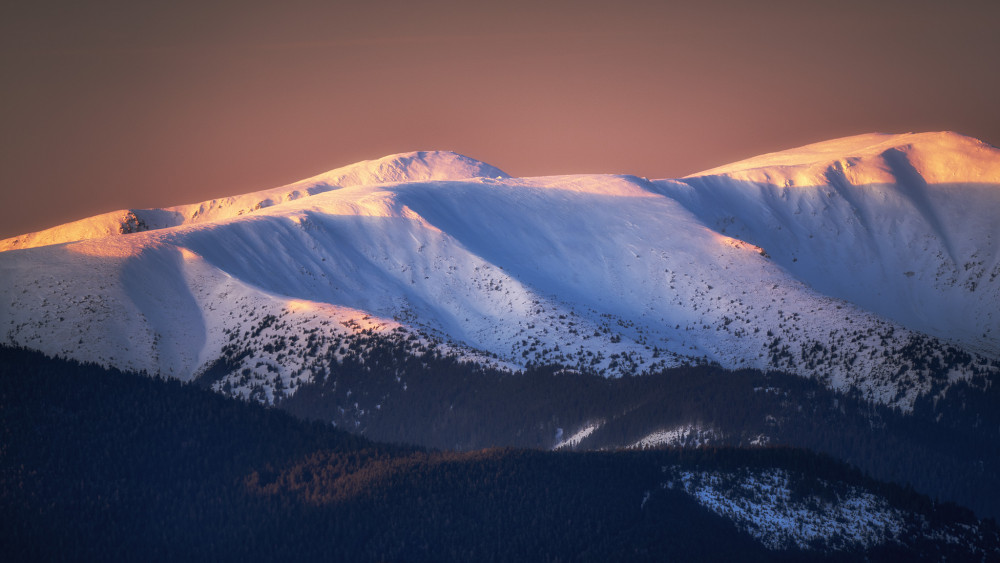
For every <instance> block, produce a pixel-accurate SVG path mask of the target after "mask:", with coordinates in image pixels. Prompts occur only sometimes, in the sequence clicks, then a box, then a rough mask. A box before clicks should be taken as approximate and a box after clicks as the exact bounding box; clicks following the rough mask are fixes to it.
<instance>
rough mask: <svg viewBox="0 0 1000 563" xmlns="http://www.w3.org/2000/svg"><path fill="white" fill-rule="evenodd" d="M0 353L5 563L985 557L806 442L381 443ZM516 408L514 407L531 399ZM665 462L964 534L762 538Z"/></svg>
mask: <svg viewBox="0 0 1000 563" xmlns="http://www.w3.org/2000/svg"><path fill="white" fill-rule="evenodd" d="M0 355H2V357H0V370H2V372H0V432H2V439H0V445H2V448H3V449H2V451H0V515H2V520H3V526H2V527H0V546H2V550H3V553H4V559H5V560H9V561H37V560H53V559H60V560H65V559H71V560H104V561H107V560H171V561H174V560H185V559H188V560H213V561H216V560H236V559H241V560H247V559H250V560H278V559H280V560H301V561H310V560H323V561H329V560H335V561H337V560H339V561H382V560H441V561H472V560H475V561H479V560H482V561H490V560H497V561H514V560H517V561H609V560H639V561H641V560H657V561H661V560H682V561H699V560H701V561H710V560H711V561H718V560H741V561H754V560H761V561H764V560H766V561H775V560H778V561H780V560H811V561H812V560H858V559H869V560H885V561H897V560H940V559H942V558H946V557H950V558H959V559H966V558H968V557H969V554H970V553H972V551H970V549H972V548H975V550H974V552H975V553H977V554H980V555H978V556H977V558H984V557H985V558H987V559H988V558H989V557H991V556H993V557H995V556H996V555H997V553H998V551H997V550H998V549H1000V540H998V536H997V528H996V525H995V524H994V523H993V522H992V521H991V520H985V521H982V520H978V519H977V517H976V515H975V514H974V513H972V512H971V511H969V510H967V509H965V508H961V507H960V506H958V505H955V504H951V503H948V502H937V501H934V500H932V499H931V498H930V497H928V496H925V495H922V494H920V493H918V492H916V491H915V490H914V488H913V487H911V486H900V485H898V484H891V483H886V482H883V481H878V480H875V479H873V478H872V477H871V476H869V475H868V474H866V472H867V473H871V471H869V470H865V471H862V470H859V469H856V468H854V467H853V466H851V465H848V464H845V463H843V462H841V461H839V460H837V459H834V457H831V456H830V455H826V454H817V453H812V452H810V451H807V450H804V449H795V448H788V447H762V448H750V449H747V448H737V447H729V446H724V447H718V448H700V449H660V450H630V451H621V450H615V451H594V452H546V451H540V450H537V449H514V448H493V449H476V450H471V451H454V450H452V451H442V450H436V449H428V448H427V447H426V446H408V445H389V444H386V443H379V442H373V441H370V440H369V439H368V438H365V437H361V436H358V435H357V434H352V433H347V432H344V431H342V430H338V429H336V428H333V427H332V425H330V424H329V423H326V422H318V421H312V422H309V421H305V420H303V419H300V418H295V417H293V416H291V415H289V414H288V413H286V412H282V411H281V410H278V409H273V408H270V409H268V408H263V407H260V406H256V405H253V404H248V403H242V402H237V401H233V400H231V399H226V398H224V397H221V396H219V395H217V394H215V393H212V392H209V391H206V390H204V389H201V388H199V387H198V386H197V385H190V384H188V385H185V384H181V383H178V382H176V381H164V380H159V379H155V378H149V377H144V376H140V375H138V374H131V373H122V372H119V371H116V370H107V369H103V368H100V367H96V366H92V365H81V364H78V363H75V362H69V361H63V360H53V359H48V358H45V357H43V356H42V355H40V354H38V353H35V352H28V351H24V350H18V349H10V348H3V349H0ZM694 373H700V375H699V377H708V378H711V377H712V374H711V372H697V370H696V371H695V372H694ZM480 375H481V374H480ZM664 377H667V376H666V375H664ZM677 377H678V379H677V380H676V381H675V383H677V382H683V381H684V379H683V376H677ZM551 378H552V381H553V382H555V383H559V382H560V381H561V380H560V379H559V376H558V374H551ZM637 381H638V380H637ZM735 381H739V378H738V377H737V378H735ZM494 383H495V385H497V386H499V387H500V388H502V387H503V386H504V385H507V384H508V382H506V381H503V380H497V381H495V382H494ZM776 383H777V384H779V385H784V384H785V383H787V382H784V381H783V380H780V379H779V380H776ZM741 384H742V383H737V384H734V385H736V386H737V387H738V386H739V385H741ZM413 385H416V384H413ZM590 385H597V382H591V383H590ZM676 388H677V387H676V386H675V389H676ZM609 392H610V393H612V394H613V393H619V392H620V393H623V394H624V393H636V394H637V395H643V394H644V393H647V394H648V392H649V390H648V389H640V390H638V391H630V390H628V389H627V386H623V387H622V389H621V390H617V391H607V390H605V393H609ZM732 392H734V393H735V391H732ZM810 392H811V391H810ZM678 393H681V394H683V391H678ZM765 395H767V394H765ZM723 396H724V395H723ZM581 401H582V399H581ZM457 403H458V404H459V405H464V406H462V407H461V408H457V409H453V410H452V412H454V411H455V410H458V411H459V412H462V411H463V410H466V409H471V408H472V406H474V405H475V404H476V403H475V402H474V401H472V402H466V403H462V402H461V401H458V402H457ZM595 404H596V406H594V405H586V404H581V405H579V406H575V407H573V408H576V409H580V410H581V412H583V411H586V410H587V409H598V410H599V409H600V408H601V405H600V404H599V403H595ZM691 404H694V405H697V404H698V403H697V402H692V403H691ZM815 404H816V405H821V404H823V402H822V400H821V399H819V398H818V399H817V402H816V403H815ZM523 407H524V408H525V411H524V412H525V413H526V415H527V417H528V418H529V419H530V418H531V415H532V410H531V409H532V408H535V407H533V406H532V405H531V404H524V405H523ZM497 408H508V407H504V406H503V404H501V405H499V406H498V407H497ZM537 408H541V407H537ZM650 408H651V407H650ZM847 408H848V409H849V408H854V407H847ZM383 409H384V410H385V411H386V412H391V411H390V409H388V408H387V407H383ZM380 410H382V409H380ZM641 410H642V409H641V407H637V408H636V409H635V411H636V412H641ZM697 412H702V414H703V416H707V415H705V411H698V409H697V408H695V410H693V411H690V412H682V413H680V414H679V415H678V416H679V417H681V418H683V416H687V415H689V414H691V413H697ZM708 413H709V414H711V412H710V411H708ZM550 414H551V413H550ZM556 414H557V415H558V416H569V415H568V414H561V413H556ZM466 416H467V415H466ZM605 416H606V413H605ZM636 416H639V415H636ZM734 416H736V415H734ZM636 420H639V419H636ZM704 420H708V419H707V418H705V419H704ZM714 422H718V424H719V425H720V426H721V425H722V424H723V422H724V421H722V419H721V418H720V419H718V420H717V421H714ZM833 422H837V420H836V419H833ZM636 423H637V422H636ZM373 424H374V423H373ZM379 424H386V425H388V426H391V425H393V424H396V425H398V421H391V420H387V421H382V422H379ZM622 424H623V425H626V421H624V420H623V422H622ZM892 424H895V422H893V420H892V419H891V418H889V419H887V422H886V423H885V425H886V428H891V427H892ZM458 426H460V425H459V424H451V425H449V424H443V425H442V428H444V429H447V428H450V427H455V428H457V427H458ZM609 426H610V425H609ZM373 428H375V426H374V425H373ZM848 430H849V429H848ZM612 431H614V432H625V433H626V434H627V430H614V427H612V430H609V431H608V432H612ZM503 432H510V431H509V430H501V431H500V432H499V433H498V434H496V436H497V438H496V439H497V440H500V439H502V437H503ZM372 433H373V434H375V433H377V432H375V431H374V430H373V431H372ZM886 435H887V436H891V435H892V433H891V432H889V433H888V434H886ZM876 437H878V435H877V436H876ZM612 438H613V436H609V437H607V438H606V439H609V440H610V439H612ZM449 439H451V438H449ZM602 439H605V438H602ZM900 440H903V439H902V438H900ZM831 443H833V442H831ZM930 443H931V444H935V442H933V441H932V442H930ZM899 447H902V446H899ZM927 447H928V448H931V449H933V448H937V447H943V446H940V445H932V446H927ZM828 449H835V447H834V446H830V447H829V448H828ZM928 451H930V450H928ZM668 468H669V470H670V471H672V472H675V473H676V472H685V471H687V472H697V471H702V472H705V471H709V472H719V473H723V474H724V473H726V472H734V471H746V470H747V468H750V469H753V468H761V469H767V470H771V469H780V470H781V471H784V472H787V473H788V474H789V475H794V476H795V477H794V479H795V482H796V486H795V494H796V495H797V496H801V497H802V498H807V499H808V498H836V497H837V496H838V495H841V494H844V491H846V490H848V489H851V488H858V487H861V488H864V489H865V490H869V491H873V492H875V493H877V494H878V495H880V496H881V497H884V498H885V499H887V502H888V503H889V505H891V506H892V507H895V508H894V509H895V510H899V511H903V512H905V513H906V514H908V515H909V516H908V518H909V519H910V520H911V522H910V524H912V530H921V529H927V527H928V526H934V525H937V524H936V523H942V525H945V524H947V525H951V526H971V525H977V526H979V529H980V531H981V533H980V534H979V537H978V540H977V541H978V544H977V545H975V546H970V545H966V544H953V543H948V542H935V541H933V538H930V537H929V536H926V537H925V535H922V534H921V533H919V532H914V533H910V532H906V533H904V534H903V535H902V536H900V541H898V542H895V543H892V544H889V545H876V546H871V547H867V548H854V549H844V550H837V551H830V550H827V549H825V548H824V547H823V546H815V548H816V549H815V550H809V551H802V550H800V549H799V548H787V549H781V550H777V551H775V550H769V549H766V548H765V547H764V546H763V545H762V544H761V543H759V542H757V541H755V540H754V538H752V537H751V536H750V535H748V534H747V533H745V532H743V531H741V530H739V529H737V527H736V526H735V525H734V524H733V523H732V522H731V521H730V520H727V519H725V518H722V517H720V516H718V515H717V514H715V513H713V512H712V511H710V510H708V509H707V508H705V507H703V506H701V505H699V504H698V503H697V502H696V501H695V500H694V499H693V498H692V496H690V495H688V494H686V493H684V492H682V491H680V490H676V489H673V488H670V487H665V486H664V483H665V471H667V470H668ZM907 529H911V528H907ZM983 554H985V555H983ZM990 554H992V555H990Z"/></svg>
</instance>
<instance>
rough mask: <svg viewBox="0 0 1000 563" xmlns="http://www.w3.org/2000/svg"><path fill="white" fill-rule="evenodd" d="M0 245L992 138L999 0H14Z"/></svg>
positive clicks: (0, 48) (998, 124) (999, 112)
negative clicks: (361, 169)
mask: <svg viewBox="0 0 1000 563" xmlns="http://www.w3.org/2000/svg"><path fill="white" fill-rule="evenodd" d="M20 4H22V5H21V6H9V5H8V6H5V7H3V8H2V12H0V72H2V76H3V88H2V89H0V102H2V103H0V130H2V131H3V135H2V137H0V146H2V152H0V155H2V156H0V159H2V166H0V189H2V194H3V205H2V206H0V238H2V237H8V236H13V235H16V234H21V233H24V232H28V231H34V230H38V229H42V228H45V227H49V226H53V225H56V224H59V223H63V222H66V221H70V220H73V219H78V218H82V217H86V216H89V215H93V214H97V213H101V212H105V211H111V210H115V209H121V208H127V207H160V206H167V205H175V204H182V203H191V202H196V201H201V200H204V199H210V198H212V197H218V196H224V195H232V194H237V193H244V192H249V191H254V190H258V189H264V188H270V187H275V186H278V185H281V184H285V183H288V182H292V181H295V180H298V179H300V178H304V177H306V176H310V175H313V174H316V173H319V172H322V171H325V170H328V169H331V168H336V167H338V166H342V165H345V164H349V163H351V162H355V161H357V160H362V159H367V158H377V157H380V156H384V155H386V154H390V153H394V152H403V151H411V150H428V149H444V150H454V151H457V152H460V153H463V154H466V155H469V156H472V157H475V158H478V159H481V160H484V161H486V162H489V163H490V164H493V165H495V166H497V167H499V168H501V169H503V170H505V171H507V172H508V173H510V174H513V175H517V176H529V175H542V174H559V173H577V172H607V173H632V174H638V175H642V176H648V177H660V178H662V177H676V176H683V175H685V174H690V173H693V172H697V171H699V170H703V169H707V168H710V167H713V166H716V165H721V164H724V163H727V162H731V161H734V160H738V159H741V158H745V157H749V156H753V155H756V154H760V153H764V152H770V151H774V150H781V149H786V148H791V147H794V146H798V145H802V144H806V143H810V142H814V141H820V140H824V139H829V138H834V137H841V136H846V135H852V134H856V133H863V132H870V131H882V132H905V131H931V130H943V129H948V130H954V131H958V132H961V133H964V134H967V135H972V136H974V137H978V138H980V139H983V140H985V141H987V142H990V143H992V144H994V145H996V144H1000V108H998V102H997V100H998V99H1000V72H998V70H1000V33H998V32H997V29H998V26H1000V8H998V6H1000V3H997V2H995V1H989V2H949V3H945V2H921V1H912V0H909V1H905V2H904V1H892V2H872V1H869V2H854V1H845V2H836V3H830V2H825V3H822V4H820V3H815V2H803V1H795V2H712V1H706V2H697V3H694V2H688V3H677V2H674V3H670V2H615V3H611V2H587V1H573V2H546V3H542V2H508V1H505V2H489V3H487V2H472V1H465V2H440V1H431V2H414V1H412V0H411V1H406V2H377V1H371V2H352V3H336V2H334V3H331V2H308V1H297V0H291V1H288V2H282V3H280V5H279V3H271V2H252V1H246V2H236V1H235V0H222V1H219V2H187V3H183V4H186V6H185V5H180V4H182V3H179V2H176V1H175V2H132V1H129V2H126V1H124V0H113V1H100V0H98V1H90V2H70V1H68V0H56V1H50V2H43V1H40V2H31V3H29V2H23V3H20Z"/></svg>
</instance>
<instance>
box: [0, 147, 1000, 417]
mask: <svg viewBox="0 0 1000 563" xmlns="http://www.w3.org/2000/svg"><path fill="white" fill-rule="evenodd" d="M998 212H1000V151H998V150H997V149H996V148H993V147H990V146H988V145H986V144H984V143H981V142H979V141H976V140H974V139H970V138H967V137H962V136H960V135H956V134H952V133H929V134H917V135H913V134H908V135H862V136H858V137H850V138H847V139H841V140H837V141H830V142H827V143H819V144H816V145H809V146H806V147H802V148H799V149H794V150H790V151H784V152H780V153H774V154H770V155H765V156H762V157H758V158H755V159H751V160H748V161H744V162H740V163H736V164H732V165H729V166H726V167H722V168H717V169H714V170H710V171H707V172H704V173H701V174H696V175H693V176H690V177H687V178H683V179H672V180H654V181H650V180H647V179H644V178H637V177H634V176H618V175H615V176H612V175H578V176H553V177H540V178H511V177H508V176H507V175H506V174H504V173H503V172H501V171H499V170H498V169H496V168H494V167H492V166H489V165H487V164H484V163H481V162H478V161H475V160H472V159H469V158H467V157H463V156H460V155H456V154H454V153H448V152H421V153H408V154H402V155H395V156H390V157H385V158H383V159H380V160H376V161H368V162H362V163H358V164H355V165H352V166H348V167H345V168H340V169H337V170H334V171H332V172H329V173H326V174H322V175H320V176H316V177H314V178H310V179H307V180H303V181H301V182H297V183H294V184H290V185H288V186H285V187H282V188H276V189H274V190H268V191H264V192H256V193H252V194H247V195H245V196H239V197H232V198H224V199H218V200H212V201H211V202H205V203H201V204H194V205H186V206H179V207H174V208H168V209H160V210H129V211H122V212H115V213H111V214H105V215H100V216H97V217H94V218H90V219H84V220H81V221H77V222H75V223H70V224H67V225H64V226H61V227H55V228H53V229H49V230H46V231H42V232H39V233H33V234H29V235H23V236H19V237H16V238H14V239H8V240H7V241H2V242H0V248H4V249H7V251H6V252H3V253H0V282H2V283H0V293H2V297H3V299H2V301H0V326H2V327H4V341H5V342H7V343H11V344H18V345H22V346H26V347H29V348H35V349H39V350H42V351H44V352H46V353H49V354H56V355H61V356H67V357H71V358H76V359H80V360H87V361H95V362H98V363H102V364H106V365H114V366H118V367H123V368H130V369H137V370H145V371H147V372H149V373H159V374H163V375H168V376H172V377H177V378H181V379H185V380H188V379H192V378H195V377H198V376H199V375H202V374H205V373H206V372H211V373H212V379H213V380H214V381H216V382H215V384H214V385H215V387H216V388H217V389H219V390H224V391H225V392H227V393H230V394H233V395H238V396H243V397H250V396H253V397H254V398H257V399H259V400H263V401H272V400H274V398H275V397H276V396H286V397H287V396H289V395H292V394H294V393H295V390H296V389H297V388H298V387H299V386H300V385H302V384H305V383H309V382H311V381H312V380H313V379H314V378H316V377H317V376H322V375H324V374H325V373H327V371H328V367H329V365H330V363H331V362H336V361H341V360H343V359H344V358H345V357H353V358H360V359H362V360H363V358H364V357H365V352H366V350H367V349H369V348H370V347H371V346H372V345H373V342H377V341H379V340H383V341H384V340H389V341H392V342H395V343H397V344H399V345H401V346H403V347H405V348H407V349H408V350H410V351H412V352H413V353H414V354H419V353H425V352H427V351H428V350H435V351H437V352H440V353H445V354H456V355H460V356H464V357H466V358H468V359H470V360H473V361H477V362H484V363H489V364H492V365H496V366H499V367H505V368H510V369H516V368H518V367H520V366H525V365H527V364H529V363H535V364H538V363H555V364H561V365H563V366H566V367H567V368H574V369H578V370H587V371H597V372H600V373H604V374H607V375H609V376H616V375H622V374H630V373H642V372H648V371H652V370H656V369H659V368H662V367H669V366H674V365H680V364H688V363H703V362H714V363H718V364H720V365H722V366H724V367H730V368H740V367H750V368H758V369H782V370H786V371H790V372H793V373H797V374H800V375H803V376H808V377H813V378H817V379H819V380H820V381H823V382H825V383H826V384H827V385H829V386H831V387H833V388H836V389H849V388H851V389H856V390H858V391H859V392H861V393H862V394H863V395H864V396H866V397H868V398H869V399H872V400H875V401H877V402H881V403H886V404H890V405H896V406H899V407H902V408H904V409H905V408H908V407H910V406H911V405H912V404H913V401H914V400H915V398H916V397H918V396H920V395H921V394H924V393H931V392H933V393H941V392H944V391H945V390H946V388H947V386H948V384H949V383H951V382H954V381H957V380H976V379H977V378H982V377H984V376H992V375H993V374H996V372H997V371H1000V370H998V365H1000V364H998V359H1000V311H998V303H1000V280H998V278H1000V254H998V248H997V245H998V243H1000V238H998V237H1000V223H998V222H996V221H995V217H997V216H1000V213H998ZM402 376H403V374H401V377H402ZM404 385H405V382H404Z"/></svg>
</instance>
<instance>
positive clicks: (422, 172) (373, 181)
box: [0, 151, 509, 252]
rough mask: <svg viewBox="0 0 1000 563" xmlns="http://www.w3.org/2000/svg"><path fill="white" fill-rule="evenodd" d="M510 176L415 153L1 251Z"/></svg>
mask: <svg viewBox="0 0 1000 563" xmlns="http://www.w3.org/2000/svg"><path fill="white" fill-rule="evenodd" d="M480 177H489V178H508V177H509V176H508V175H507V174H506V173H504V172H503V171H502V170H500V169H499V168H496V167H494V166H491V165H489V164H486V163H485V162H481V161H479V160H476V159H474V158H469V157H467V156H464V155H461V154H458V153H455V152H452V151H414V152H406V153H399V154H393V155H389V156H384V157H382V158H378V159H374V160H363V161H361V162H357V163H354V164H349V165H347V166H342V167H340V168H335V169H333V170H330V171H327V172H324V173H322V174H318V175H316V176H312V177H310V178H306V179H304V180H299V181H298V182H293V183H291V184H287V185H285V186H281V187H278V188H272V189H268V190H262V191H257V192H251V193H247V194H243V195H237V196H229V197H222V198H217V199H212V200H208V201H203V202H199V203H192V204H187V205H178V206H173V207H167V208H163V209H122V210H119V211H111V212H109V213H103V214H101V215H95V216H93V217H88V218H86V219H80V220H78V221H73V222H71V223H66V224H64V225H59V226H56V227H52V228H50V229H45V230H43V231H38V232H35V233H28V234H24V235H20V236H17V237H12V238H9V239H5V240H0V252H3V251H7V250H15V249H19V248H33V247H36V246H47V245H51V244H61V243H65V242H75V241H80V240H88V239H94V238H102V237H107V236H114V235H120V234H129V233H135V232H141V231H150V230H157V229H166V228H170V227H177V226H180V225H185V224H191V223H205V222H209V221H219V220H224V219H232V218H234V217H238V216H240V215H244V214H248V213H252V212H254V211H256V210H258V209H262V208H265V207H272V206H274V205H279V204H282V203H285V202H288V201H293V200H297V199H301V198H303V197H309V196H312V195H316V194H320V193H324V192H328V191H331V190H335V189H339V188H347V187H351V186H367V185H378V184H391V183H400V182H426V181H440V180H465V179H468V178H480Z"/></svg>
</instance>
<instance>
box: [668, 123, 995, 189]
mask: <svg viewBox="0 0 1000 563" xmlns="http://www.w3.org/2000/svg"><path fill="white" fill-rule="evenodd" d="M900 156H903V157H905V159H906V161H907V162H908V164H909V166H911V167H912V168H913V170H915V171H916V172H917V173H918V174H919V175H920V176H921V177H922V178H923V180H924V181H925V182H927V183H929V184H948V183H1000V158H998V156H1000V150H998V149H997V148H995V147H992V146H990V145H989V144H987V143H984V142H983V141H980V140H979V139H975V138H973V137H968V136H965V135H961V134H958V133H955V132H952V131H939V132H929V133H902V134H885V133H866V134H862V135H853V136H850V137H843V138H840V139H833V140H829V141H822V142H818V143H812V144H808V145H804V146H801V147H798V148H794V149H788V150H783V151H778V152H773V153H767V154H763V155H760V156H755V157H752V158H748V159H746V160H741V161H738V162H734V163H731V164H726V165H723V166H719V167H716V168H712V169H709V170H705V171H703V172H698V173H696V174H692V175H690V176H687V177H688V178H695V177H702V176H720V175H725V176H730V177H733V178H737V179H743V180H749V181H758V180H762V179H763V180H765V181H767V182H770V183H773V182H774V181H775V175H776V174H777V175H779V176H781V177H782V178H779V179H778V180H779V181H780V182H784V183H787V184H789V185H807V184H808V185H812V184H814V183H815V180H816V178H820V177H823V176H825V175H826V174H827V173H828V172H829V170H830V168H831V167H833V168H836V169H839V170H841V171H842V170H844V169H848V168H854V170H853V171H852V174H848V178H849V179H850V180H851V183H852V184H854V185H860V184H879V183H891V182H893V181H894V179H893V177H892V176H893V169H894V168H896V166H894V164H893V162H892V161H893V160H894V159H895V160H896V161H898V160H899V157H900ZM887 158H888V160H889V162H887V161H886V160H887ZM762 174H763V176H762ZM814 177H815V178H814Z"/></svg>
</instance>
